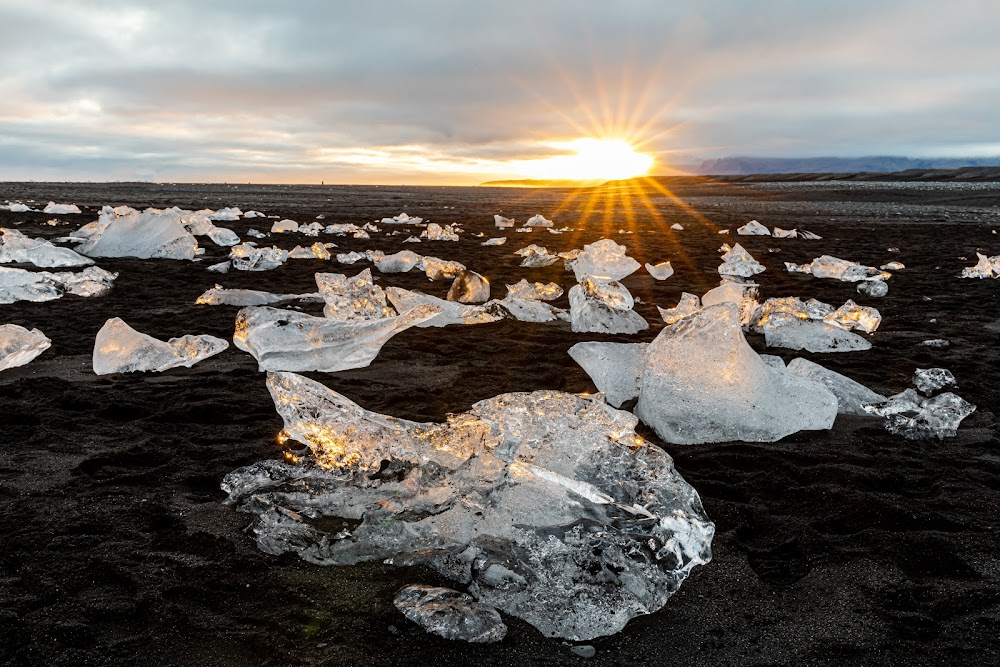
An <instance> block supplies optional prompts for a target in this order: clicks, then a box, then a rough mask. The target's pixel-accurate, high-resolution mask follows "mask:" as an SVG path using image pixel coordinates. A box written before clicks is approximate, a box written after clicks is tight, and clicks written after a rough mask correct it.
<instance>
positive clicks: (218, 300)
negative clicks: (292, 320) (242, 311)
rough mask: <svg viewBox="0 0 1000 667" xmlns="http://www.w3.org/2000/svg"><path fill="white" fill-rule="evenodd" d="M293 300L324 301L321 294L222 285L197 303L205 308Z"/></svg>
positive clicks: (255, 304) (200, 298)
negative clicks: (229, 287)
mask: <svg viewBox="0 0 1000 667" xmlns="http://www.w3.org/2000/svg"><path fill="white" fill-rule="evenodd" d="M316 275H321V274H316ZM292 300H299V301H322V297H321V296H320V295H319V294H275V293H274V292H261V291H260V290H254V289H226V288H225V287H223V286H222V285H216V286H215V287H213V288H212V289H210V290H208V291H206V292H205V293H204V294H202V295H201V296H199V297H198V299H197V300H196V301H195V303H196V304H200V305H205V306H265V305H267V304H270V303H280V302H282V301H292Z"/></svg>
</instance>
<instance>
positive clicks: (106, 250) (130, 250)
mask: <svg viewBox="0 0 1000 667" xmlns="http://www.w3.org/2000/svg"><path fill="white" fill-rule="evenodd" d="M126 208H127V207H126ZM115 211H116V210H109V209H105V210H103V211H102V212H101V216H100V218H99V219H98V221H97V224H96V225H94V226H93V227H91V228H90V229H89V230H87V232H84V234H86V235H87V239H86V240H85V241H84V242H83V243H81V244H80V245H78V246H77V248H76V250H77V252H79V253H80V254H82V255H86V256H88V257H138V258H140V259H151V258H164V259H194V257H195V251H196V250H197V249H198V241H197V240H196V239H195V238H194V236H193V235H192V234H191V232H189V231H188V230H187V229H186V228H185V227H184V225H183V224H181V221H180V215H179V214H178V213H177V212H176V211H173V210H168V211H157V210H155V209H149V210H146V211H144V212H142V213H139V212H138V211H133V210H132V209H128V211H126V212H124V215H119V214H118V213H116V212H115ZM91 224H93V223H91ZM87 226H88V225H85V227H87ZM80 232H83V229H81V230H78V232H77V233H78V234H79V233H80Z"/></svg>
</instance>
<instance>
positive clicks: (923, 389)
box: [913, 368, 955, 396]
mask: <svg viewBox="0 0 1000 667" xmlns="http://www.w3.org/2000/svg"><path fill="white" fill-rule="evenodd" d="M913 386H915V387H916V388H917V389H918V390H919V391H920V393H922V394H924V395H926V396H930V395H931V394H933V393H934V392H936V391H937V390H938V389H943V388H944V387H948V386H952V387H953V386H955V376H954V375H952V372H951V371H949V370H948V369H947V368H918V369H917V372H916V373H914V375H913Z"/></svg>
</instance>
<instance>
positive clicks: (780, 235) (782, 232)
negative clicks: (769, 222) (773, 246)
mask: <svg viewBox="0 0 1000 667" xmlns="http://www.w3.org/2000/svg"><path fill="white" fill-rule="evenodd" d="M798 235H799V232H798V230H797V229H782V228H781V227H775V228H774V231H773V232H772V236H774V238H776V239H794V238H797V237H798Z"/></svg>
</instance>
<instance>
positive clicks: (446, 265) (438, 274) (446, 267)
mask: <svg viewBox="0 0 1000 667" xmlns="http://www.w3.org/2000/svg"><path fill="white" fill-rule="evenodd" d="M423 264H424V273H425V274H427V277H428V278H430V279H431V280H450V279H453V278H455V277H457V276H458V275H459V274H460V273H462V271H465V264H462V263H461V262H453V261H451V260H446V259H439V258H437V257H424V258H423Z"/></svg>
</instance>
